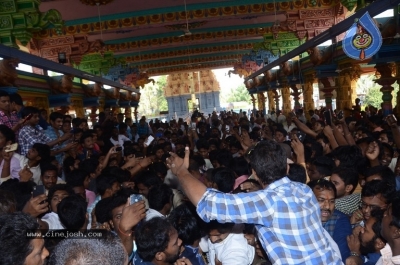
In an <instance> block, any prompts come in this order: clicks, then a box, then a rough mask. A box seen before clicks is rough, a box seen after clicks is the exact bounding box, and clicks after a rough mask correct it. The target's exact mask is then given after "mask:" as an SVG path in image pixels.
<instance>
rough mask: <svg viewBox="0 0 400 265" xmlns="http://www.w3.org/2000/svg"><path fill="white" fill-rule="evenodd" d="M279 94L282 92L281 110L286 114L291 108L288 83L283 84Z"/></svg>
mask: <svg viewBox="0 0 400 265" xmlns="http://www.w3.org/2000/svg"><path fill="white" fill-rule="evenodd" d="M281 94H282V111H283V114H284V115H288V114H289V113H290V112H291V110H292V104H291V100H290V87H289V85H285V86H284V87H283V88H282V90H281Z"/></svg>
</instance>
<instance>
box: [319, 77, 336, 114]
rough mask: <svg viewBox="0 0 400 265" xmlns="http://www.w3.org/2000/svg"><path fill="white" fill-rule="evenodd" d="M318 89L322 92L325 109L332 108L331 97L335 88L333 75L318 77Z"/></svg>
mask: <svg viewBox="0 0 400 265" xmlns="http://www.w3.org/2000/svg"><path fill="white" fill-rule="evenodd" d="M318 81H319V91H320V93H321V92H323V93H324V98H325V106H326V108H327V109H330V110H332V97H333V93H332V92H333V91H334V90H335V89H336V80H335V77H323V78H319V79H318Z"/></svg>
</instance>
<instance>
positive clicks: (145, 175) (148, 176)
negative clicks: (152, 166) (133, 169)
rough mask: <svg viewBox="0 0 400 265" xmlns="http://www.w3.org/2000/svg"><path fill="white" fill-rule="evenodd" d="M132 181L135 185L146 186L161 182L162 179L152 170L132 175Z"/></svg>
mask: <svg viewBox="0 0 400 265" xmlns="http://www.w3.org/2000/svg"><path fill="white" fill-rule="evenodd" d="M133 182H135V185H136V186H137V185H138V184H143V185H144V186H146V187H147V188H150V187H152V186H157V185H161V184H162V180H161V179H160V178H159V177H158V176H157V175H156V173H154V172H152V171H143V172H140V173H139V174H137V175H136V176H135V177H134V179H133Z"/></svg>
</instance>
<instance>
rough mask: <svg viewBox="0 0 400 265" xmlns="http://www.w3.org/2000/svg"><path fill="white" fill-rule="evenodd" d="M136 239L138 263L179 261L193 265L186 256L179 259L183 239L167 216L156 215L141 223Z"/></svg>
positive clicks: (169, 264)
mask: <svg viewBox="0 0 400 265" xmlns="http://www.w3.org/2000/svg"><path fill="white" fill-rule="evenodd" d="M135 240H136V244H137V252H136V254H135V258H134V264H136V265H172V264H174V263H175V262H177V261H178V264H180V265H184V264H187V265H191V263H190V261H188V260H186V259H185V258H182V259H179V254H180V253H181V247H182V240H181V239H179V238H178V232H177V231H176V229H175V228H174V227H173V226H172V225H171V224H170V223H169V222H168V220H167V219H165V218H162V217H155V218H152V219H151V220H149V221H147V222H144V223H143V224H141V225H139V227H138V228H137V229H136V230H135ZM178 259H179V260H178Z"/></svg>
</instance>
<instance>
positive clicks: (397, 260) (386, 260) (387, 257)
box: [375, 244, 400, 265]
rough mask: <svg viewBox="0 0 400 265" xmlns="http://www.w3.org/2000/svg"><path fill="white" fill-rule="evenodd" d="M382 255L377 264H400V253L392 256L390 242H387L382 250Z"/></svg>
mask: <svg viewBox="0 0 400 265" xmlns="http://www.w3.org/2000/svg"><path fill="white" fill-rule="evenodd" d="M380 252H381V254H382V256H381V257H380V258H379V260H378V261H377V262H376V264H375V265H400V255H398V256H394V257H393V256H392V255H393V254H392V249H391V248H390V246H389V244H386V246H385V247H384V248H382V249H381V250H380Z"/></svg>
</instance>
